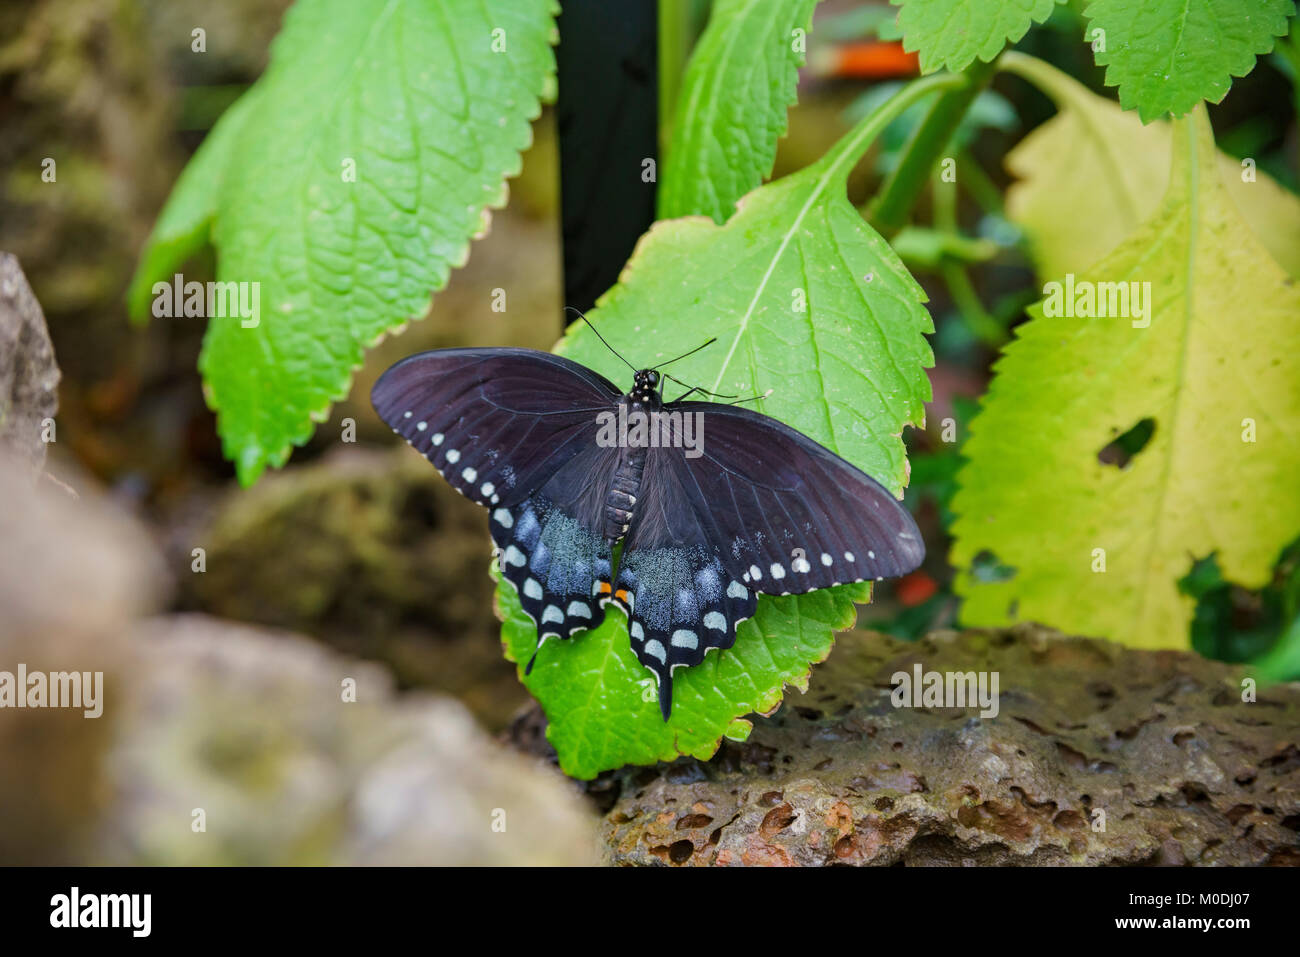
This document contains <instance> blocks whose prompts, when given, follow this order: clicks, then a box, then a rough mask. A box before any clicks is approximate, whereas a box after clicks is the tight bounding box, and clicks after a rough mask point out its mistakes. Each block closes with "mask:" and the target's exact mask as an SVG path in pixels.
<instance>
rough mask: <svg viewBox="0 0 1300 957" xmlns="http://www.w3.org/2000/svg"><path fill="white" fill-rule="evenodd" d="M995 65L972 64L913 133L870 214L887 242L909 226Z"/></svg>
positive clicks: (870, 217)
mask: <svg viewBox="0 0 1300 957" xmlns="http://www.w3.org/2000/svg"><path fill="white" fill-rule="evenodd" d="M996 64H997V61H996V60H994V61H993V62H992V63H982V62H980V61H979V60H976V61H975V62H974V63H973V64H971V66H970V67H969V68H968V69H967V70H966V71H965V72H964V73H962V74H960V76H961V77H962V78H963V80H964V82H963V83H962V84H961V85H960V86H957V87H955V88H953V89H950V90H949V91H948V92H947V93H945V94H944V95H943V96H941V97H940V98H939V99H938V100H936V101H935V102H934V104H933V105H932V106H931V107H930V111H929V112H928V113H927V114H926V115H925V119H924V120H922V121H921V125H920V126H918V127H917V128H916V130H915V132H913V133H912V137H911V139H909V140H908V141H907V145H906V146H905V147H904V148H903V156H902V158H901V159H900V160H899V163H898V166H897V167H896V168H895V169H894V172H893V173H892V174H890V176H889V179H887V180H886V181H885V185H884V186H883V187H881V190H880V192H879V193H878V194H877V196H876V199H875V201H874V202H873V203H872V204H871V209H870V213H869V215H868V218H869V219H870V220H871V225H872V226H874V227H875V229H876V231H877V232H878V233H880V234H881V235H882V236H884V237H885V238H886V239H889V238H890V237H891V236H893V235H894V234H895V233H897V232H898V231H899V230H900V229H902V228H903V226H905V225H906V224H907V220H908V217H909V216H910V215H911V213H912V207H913V206H915V205H916V200H917V198H918V197H919V196H920V195H921V192H922V191H923V190H924V189H925V185H926V183H927V182H928V181H929V179H930V171H931V170H932V169H934V164H935V163H936V162H937V161H938V160H939V157H940V156H941V155H942V154H943V151H944V150H945V149H947V148H948V143H949V141H950V140H951V139H952V134H953V132H954V131H955V130H956V129H957V124H958V123H960V122H961V118H962V117H963V116H965V115H966V110H967V109H969V108H970V105H971V103H972V102H973V101H974V99H975V97H976V96H978V95H979V93H980V91H981V90H983V89H984V87H985V86H986V85H988V82H989V79H990V78H991V77H992V76H993V74H994V72H995V70H996ZM921 82H925V81H924V80H923V81H921Z"/></svg>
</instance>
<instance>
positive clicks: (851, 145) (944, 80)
mask: <svg viewBox="0 0 1300 957" xmlns="http://www.w3.org/2000/svg"><path fill="white" fill-rule="evenodd" d="M965 83H966V78H965V75H964V74H961V73H938V74H935V75H934V76H927V77H925V78H924V79H920V80H913V81H912V82H911V83H909V84H908V85H907V86H905V87H903V88H902V89H901V90H899V91H898V92H897V93H895V94H894V95H893V96H892V97H890V98H889V99H888V100H886V101H885V102H884V103H882V104H880V106H878V107H876V109H875V110H874V111H873V112H872V113H871V114H870V115H869V116H866V117H864V118H863V119H861V120H859V121H858V125H857V126H855V127H853V129H851V130H849V132H848V133H846V134H845V135H844V136H843V137H841V138H840V140H839V142H838V143H836V144H835V145H834V146H832V147H831V148H830V151H829V152H827V154H826V155H825V156H823V157H822V158H821V159H820V160H818V162H819V163H822V164H824V165H825V166H826V167H827V171H828V172H829V173H833V174H836V175H838V176H839V177H840V178H842V179H847V178H848V175H849V170H851V169H852V168H853V165H854V164H855V163H857V161H858V160H859V159H861V157H862V154H863V153H865V152H866V150H867V147H868V146H870V145H871V144H872V143H873V142H874V141H875V140H876V138H877V137H878V136H880V134H881V133H883V132H884V130H885V127H887V126H888V125H889V124H890V123H892V122H894V120H896V119H898V118H899V117H900V116H902V114H903V113H904V112H905V111H906V110H907V109H908V107H910V106H912V105H913V104H914V103H916V102H918V101H920V100H922V99H924V98H925V97H927V96H929V95H930V94H931V93H933V92H934V91H935V90H947V91H950V92H949V95H951V93H952V91H955V90H957V89H958V88H959V87H961V86H963V85H965ZM923 182H924V181H923Z"/></svg>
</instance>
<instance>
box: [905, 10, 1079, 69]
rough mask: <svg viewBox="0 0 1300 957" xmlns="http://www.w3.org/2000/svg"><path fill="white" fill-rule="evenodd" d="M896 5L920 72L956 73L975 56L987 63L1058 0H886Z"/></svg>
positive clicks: (907, 47)
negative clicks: (942, 70)
mask: <svg viewBox="0 0 1300 957" xmlns="http://www.w3.org/2000/svg"><path fill="white" fill-rule="evenodd" d="M889 2H890V3H892V4H894V6H897V7H901V9H900V10H899V11H898V25H899V26H900V27H901V28H902V30H903V49H904V50H906V51H907V52H908V53H914V52H917V51H919V52H920V54H921V72H922V73H932V72H934V71H935V70H938V69H941V68H943V67H947V68H948V69H949V70H952V71H953V72H954V73H956V72H957V71H959V70H964V69H966V67H968V66H970V65H971V62H972V61H973V60H974V59H975V58H976V57H979V58H980V59H981V60H983V61H984V62H985V63H989V62H991V61H992V60H993V58H994V57H995V56H997V55H998V54H999V53H1001V52H1002V48H1003V47H1005V46H1006V45H1007V43H1008V41H1009V42H1011V43H1015V42H1016V41H1017V40H1019V39H1020V38H1021V37H1023V36H1024V35H1025V34H1026V33H1027V32H1028V31H1029V28H1030V27H1031V26H1032V25H1033V24H1035V23H1042V22H1043V21H1044V20H1046V19H1047V18H1048V17H1050V16H1051V15H1052V10H1053V9H1055V7H1056V4H1057V3H1058V2H1060V0H889Z"/></svg>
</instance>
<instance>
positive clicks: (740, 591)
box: [727, 582, 749, 599]
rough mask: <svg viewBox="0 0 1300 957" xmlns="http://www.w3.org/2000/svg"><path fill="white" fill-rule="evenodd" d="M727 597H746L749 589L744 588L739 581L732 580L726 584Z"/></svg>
mask: <svg viewBox="0 0 1300 957" xmlns="http://www.w3.org/2000/svg"><path fill="white" fill-rule="evenodd" d="M727 597H728V598H741V599H745V598H748V597H749V589H748V588H746V587H745V586H744V585H742V584H741V583H740V582H732V583H731V584H730V585H728V586H727Z"/></svg>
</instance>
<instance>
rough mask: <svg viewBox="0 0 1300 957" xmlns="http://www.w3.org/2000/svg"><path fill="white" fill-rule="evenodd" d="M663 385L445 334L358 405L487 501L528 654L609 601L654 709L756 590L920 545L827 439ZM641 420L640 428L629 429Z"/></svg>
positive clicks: (858, 573) (799, 588) (888, 499)
mask: <svg viewBox="0 0 1300 957" xmlns="http://www.w3.org/2000/svg"><path fill="white" fill-rule="evenodd" d="M663 385H664V380H663V378H662V377H661V375H660V374H659V373H658V372H656V371H655V370H652V369H642V370H639V371H637V372H636V373H635V375H634V377H633V385H632V388H631V389H630V390H629V391H628V392H626V393H623V392H622V391H621V390H619V389H618V388H617V387H616V386H614V385H613V384H612V383H611V382H609V381H608V380H607V379H605V378H604V377H602V376H600V375H598V374H597V373H595V372H593V371H592V370H590V369H587V368H586V367H584V366H581V365H579V364H577V363H575V362H572V361H571V360H568V359H565V358H563V357H560V356H555V355H552V354H550V353H544V352H535V351H533V350H527V349H443V350H435V351H433V352H426V353H421V354H419V355H416V356H412V357H410V358H408V359H405V360H403V361H402V362H399V363H397V364H396V365H395V366H393V367H392V368H391V369H389V370H388V371H387V372H386V373H385V374H384V375H383V376H382V377H381V378H380V380H379V381H378V382H377V383H376V384H375V387H374V389H373V391H372V402H373V403H374V405H375V409H376V411H377V412H378V413H379V415H380V417H381V418H383V419H384V421H386V422H387V423H388V424H389V425H390V426H392V428H393V429H394V431H395V432H398V433H399V434H401V435H402V436H403V437H404V438H405V439H406V440H407V441H408V442H409V443H410V444H411V445H412V446H414V447H415V448H416V449H417V450H419V451H420V452H421V453H423V454H424V455H425V456H426V457H428V458H429V460H430V461H431V462H432V463H433V464H434V466H435V467H437V468H438V470H439V471H440V472H441V473H442V474H443V475H444V477H446V478H447V479H448V481H450V482H451V484H452V485H453V486H454V487H456V488H457V489H458V490H459V491H461V492H462V493H463V494H465V495H466V496H468V497H469V498H471V499H472V500H474V501H477V502H479V503H480V504H482V505H485V506H486V507H487V508H488V509H489V510H490V522H489V525H490V529H491V532H492V537H493V540H494V542H495V543H496V546H497V557H498V561H499V565H500V568H501V572H502V576H503V577H504V578H505V579H506V580H507V581H508V582H510V584H511V585H512V586H513V587H514V588H515V589H516V590H517V591H518V593H519V598H520V604H521V606H522V608H523V610H524V611H525V612H526V613H527V614H528V615H529V617H530V618H531V619H532V620H533V621H534V622H535V623H536V624H537V628H538V646H537V647H538V651H539V652H540V650H541V648H542V646H543V645H544V644H545V642H546V641H547V640H548V639H550V638H559V639H561V640H563V639H568V638H570V637H572V636H573V635H575V634H577V633H579V632H581V631H584V630H587V629H590V628H595V627H597V626H598V625H599V624H600V623H601V622H602V621H603V619H604V613H605V608H606V607H607V606H608V605H609V604H611V603H612V604H614V605H615V606H616V607H619V608H621V609H622V610H623V612H624V613H625V614H626V616H627V619H628V633H629V638H630V641H631V644H632V650H633V651H634V653H635V654H636V656H637V658H638V660H639V661H640V662H641V663H642V664H643V665H645V666H646V667H647V668H649V669H650V671H651V673H652V674H653V675H654V677H655V679H656V681H657V683H658V688H659V702H660V707H661V709H662V711H663V716H664V719H665V720H667V718H668V716H669V713H670V710H671V707H672V675H673V673H674V671H675V670H676V669H678V668H681V667H689V666H691V665H695V664H698V663H700V662H701V661H703V659H704V656H705V655H706V654H707V653H708V652H709V651H712V650H718V649H726V648H730V647H731V646H732V644H734V642H735V640H736V627H737V625H739V624H740V623H741V622H743V621H745V620H747V619H748V618H750V617H752V616H753V614H754V609H755V607H756V604H757V600H758V595H759V594H776V595H784V594H801V593H804V592H808V591H812V590H815V589H818V588H826V587H830V586H832V585H837V584H842V583H845V582H855V581H865V580H871V579H877V578H883V577H893V576H896V575H900V574H904V573H905V572H907V571H911V570H912V569H913V568H915V567H916V566H917V565H919V564H920V561H921V559H922V557H923V556H924V546H923V544H922V542H921V539H920V535H919V533H918V532H917V530H916V525H915V523H914V522H913V521H912V519H911V516H910V515H909V514H908V513H907V511H906V510H905V509H903V508H902V506H901V505H900V504H899V503H898V501H897V500H896V499H895V498H894V497H893V495H891V494H890V493H889V492H888V491H887V490H886V489H884V488H883V487H882V486H880V485H879V484H878V483H877V482H875V480H873V479H872V478H871V477H870V476H868V475H866V474H865V473H863V472H862V471H861V470H860V469H857V468H856V467H855V466H853V465H851V464H850V463H848V462H846V461H844V460H843V459H841V458H839V457H838V456H836V455H835V454H834V453H833V452H831V451H830V450H828V449H825V448H823V447H822V446H820V445H818V444H817V443H816V442H814V441H812V440H811V439H809V438H808V437H807V436H804V435H802V434H801V433H799V432H796V431H795V430H794V429H791V428H790V427H789V426H786V425H784V424H783V423H781V422H779V421H777V420H776V419H772V418H769V417H768V416H764V415H761V414H759V413H757V412H754V411H751V410H748V409H744V408H739V407H736V406H731V405H722V404H718V403H713V402H694V401H675V402H664V401H663V397H662V389H663ZM637 416H644V417H646V418H647V419H649V420H650V421H651V423H652V424H651V425H650V427H649V428H646V429H642V430H640V431H638V430H637V429H635V428H634V429H629V430H627V431H626V433H625V432H624V430H623V429H622V428H621V426H622V424H623V423H625V422H626V421H628V420H635V418H636V417H637ZM656 417H660V418H662V421H663V422H664V423H666V424H665V425H663V427H662V428H660V427H659V426H658V424H657V423H656V421H655V420H656ZM688 417H691V418H690V419H689V423H698V429H697V430H696V431H697V433H698V434H696V435H695V438H696V439H697V440H698V443H697V444H698V448H688V447H686V446H687V445H688V442H687V441H686V440H688V439H690V437H691V434H690V430H689V428H687V427H686V426H687V425H688V424H689V423H688ZM611 420H613V421H617V422H618V423H619V424H620V428H619V429H617V430H606V429H605V426H607V425H610V424H611ZM615 433H616V434H617V440H614V441H611V439H610V435H611V434H615ZM620 543H621V546H622V547H621V553H620V554H619V555H618V558H617V561H616V560H615V549H616V547H617V546H618V545H620ZM535 660H536V654H535V655H534V661H535ZM528 667H529V668H530V669H531V667H532V662H529V665H528Z"/></svg>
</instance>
